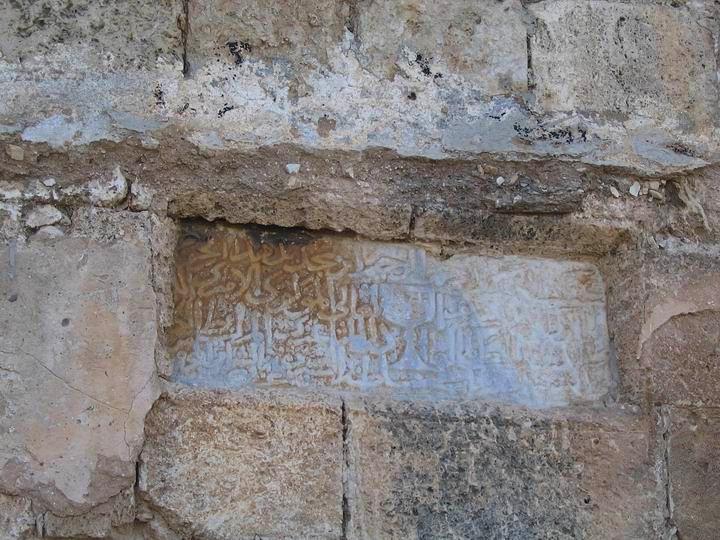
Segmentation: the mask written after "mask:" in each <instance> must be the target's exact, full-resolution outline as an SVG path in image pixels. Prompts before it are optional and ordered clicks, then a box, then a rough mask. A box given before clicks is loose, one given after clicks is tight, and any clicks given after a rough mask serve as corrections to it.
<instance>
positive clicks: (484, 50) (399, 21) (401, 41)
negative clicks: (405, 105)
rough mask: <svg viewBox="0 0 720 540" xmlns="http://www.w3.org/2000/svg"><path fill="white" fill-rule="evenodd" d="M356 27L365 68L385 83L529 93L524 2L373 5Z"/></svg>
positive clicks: (414, 0) (416, 0) (409, 0)
mask: <svg viewBox="0 0 720 540" xmlns="http://www.w3.org/2000/svg"><path fill="white" fill-rule="evenodd" d="M356 25H357V28H356V30H357V37H358V40H359V44H360V46H359V58H360V62H361V63H362V64H363V66H364V67H365V68H366V69H368V70H370V71H372V72H374V73H376V74H377V75H379V76H380V77H383V78H388V79H392V78H394V77H395V76H396V74H402V75H401V76H403V77H407V78H408V79H410V80H413V79H416V80H420V81H422V80H427V79H440V78H444V77H464V78H465V79H466V80H467V81H468V82H470V83H472V84H473V85H474V86H475V88H476V89H477V91H478V92H480V93H482V94H484V95H495V94H506V93H510V92H522V91H524V90H526V89H527V53H526V48H525V47H526V39H525V38H526V29H525V25H524V24H523V21H522V6H521V5H520V2H519V1H516V0H511V1H509V2H502V3H500V2H481V3H476V4H468V3H466V2H456V1H454V0H440V1H436V2H433V1H429V0H402V1H399V2H388V1H386V0H371V1H369V2H361V3H359V6H358V8H357V21H356Z"/></svg>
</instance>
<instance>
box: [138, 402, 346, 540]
mask: <svg viewBox="0 0 720 540" xmlns="http://www.w3.org/2000/svg"><path fill="white" fill-rule="evenodd" d="M340 411H341V407H340V402H339V401H338V400H327V399H322V398H319V397H318V398H307V397H302V396H301V395H299V394H292V393H288V392H275V393H271V392H259V391H257V392H253V393H242V394H213V393H207V392H199V391H193V392H189V391H175V392H173V393H171V394H170V395H167V396H163V397H162V398H161V399H160V400H159V401H158V402H157V403H156V404H155V406H154V408H153V410H152V411H151V413H150V415H149V416H148V419H147V423H146V433H147V442H146V445H145V448H144V450H143V453H142V455H141V468H140V488H141V492H142V495H143V497H144V498H145V499H147V500H148V502H149V503H150V504H151V505H152V507H153V508H154V509H155V510H156V511H157V512H159V513H160V514H161V515H162V516H163V517H164V518H165V520H166V521H167V522H168V523H169V524H170V525H171V526H172V527H173V528H174V529H175V530H178V531H180V532H181V533H183V534H186V535H187V537H194V538H208V539H211V538H212V539H227V540H230V539H233V540H235V539H238V540H239V539H247V540H251V539H253V538H258V537H260V538H288V539H289V538H339V537H340V535H341V528H342V489H343V487H342V465H341V464H342V461H343V450H342V418H341V412H340Z"/></svg>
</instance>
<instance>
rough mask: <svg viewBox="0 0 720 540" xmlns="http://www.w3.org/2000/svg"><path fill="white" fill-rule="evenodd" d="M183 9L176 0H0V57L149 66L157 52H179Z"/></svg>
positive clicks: (74, 64)
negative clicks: (2, 0) (179, 19)
mask: <svg viewBox="0 0 720 540" xmlns="http://www.w3.org/2000/svg"><path fill="white" fill-rule="evenodd" d="M181 13H182V2H181V1H180V0H159V1H158V2H146V1H144V0H121V1H117V0H74V1H73V2H66V1H64V0H44V1H42V2H41V1H39V0H19V1H13V2H2V4H0V53H2V54H1V55H0V58H2V59H3V60H6V61H8V62H18V61H20V62H23V63H24V64H25V65H26V66H27V65H28V64H27V63H28V62H30V64H36V65H37V66H38V67H40V68H41V67H43V64H46V63H48V62H50V63H52V62H53V60H60V61H62V63H63V65H64V66H65V68H67V69H77V68H78V67H79V65H80V64H81V63H82V62H83V61H85V62H94V63H96V64H97V65H98V67H102V68H103V69H107V68H109V67H116V68H122V69H128V68H152V67H154V65H155V61H156V59H157V58H158V56H160V55H165V56H167V57H172V56H173V55H175V56H177V57H180V55H181V53H182V43H181V37H180V29H179V27H178V16H180V15H181ZM45 67H47V66H45ZM55 75H57V74H55Z"/></svg>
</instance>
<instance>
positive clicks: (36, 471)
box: [0, 236, 156, 516]
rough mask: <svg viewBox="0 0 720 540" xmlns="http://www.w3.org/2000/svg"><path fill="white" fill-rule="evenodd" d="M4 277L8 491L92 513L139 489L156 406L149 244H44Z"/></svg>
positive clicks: (2, 483) (20, 250)
mask: <svg viewBox="0 0 720 540" xmlns="http://www.w3.org/2000/svg"><path fill="white" fill-rule="evenodd" d="M0 268H2V274H0V335H2V340H1V341H2V343H1V344H0V433H2V435H1V436H0V491H2V492H5V493H9V494H13V495H19V496H26V497H30V498H32V499H33V501H34V504H35V506H34V508H35V509H36V510H38V511H40V510H47V511H50V512H52V513H55V514H57V515H65V516H67V515H75V514H80V513H84V512H86V511H87V510H89V509H90V508H91V507H93V506H95V505H97V504H100V503H104V502H106V501H108V500H109V499H110V498H111V497H113V496H116V495H117V494H119V493H120V492H121V491H122V490H123V489H125V488H127V487H129V486H131V485H132V484H133V482H134V479H135V459H136V457H137V455H138V453H139V451H140V447H141V445H142V441H143V420H144V417H145V414H146V413H147V411H148V410H149V408H150V406H151V404H152V402H153V400H154V398H155V395H156V383H155V359H154V355H155V344H156V329H155V326H156V324H155V296H154V294H153V290H152V287H151V283H150V248H149V245H148V242H147V240H146V239H144V238H138V237H135V238H133V237H130V236H128V237H126V238H124V239H123V240H122V241H117V242H115V243H112V244H109V243H103V242H99V241H96V240H93V239H90V238H70V237H63V238H58V239H47V238H45V239H43V238H41V237H39V236H38V237H33V238H32V239H31V241H30V242H29V243H28V244H26V245H17V244H16V243H15V242H14V241H11V242H10V243H9V244H6V245H3V246H2V252H1V253H0Z"/></svg>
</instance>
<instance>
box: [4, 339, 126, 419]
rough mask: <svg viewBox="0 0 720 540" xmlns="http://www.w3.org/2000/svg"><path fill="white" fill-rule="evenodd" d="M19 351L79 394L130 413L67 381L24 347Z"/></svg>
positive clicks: (9, 353)
mask: <svg viewBox="0 0 720 540" xmlns="http://www.w3.org/2000/svg"><path fill="white" fill-rule="evenodd" d="M0 352H2V353H3V354H7V355H12V354H16V353H13V352H10V351H2V350H0ZM17 352H19V353H20V354H23V355H25V356H28V357H30V358H32V359H33V360H34V361H35V362H36V363H38V364H39V365H40V366H41V367H42V368H43V369H45V370H46V371H47V372H48V373H50V375H52V376H53V377H55V378H56V379H58V380H59V381H60V382H62V383H63V384H64V385H65V386H67V387H68V388H70V389H71V390H74V391H75V392H77V393H79V394H82V395H83V396H85V397H86V398H88V399H90V400H92V401H95V402H96V403H99V404H101V405H104V406H105V407H108V408H110V409H113V410H116V411H120V412H122V413H125V414H129V413H130V411H129V410H125V409H121V408H120V407H115V406H114V405H110V404H109V403H107V402H105V401H103V400H101V399H98V398H96V397H95V396H93V395H90V394H88V393H87V392H85V391H83V390H81V389H80V388H78V387H76V386H73V385H72V384H70V383H69V382H68V381H66V380H65V379H64V378H63V377H61V376H60V375H58V374H57V373H55V372H54V371H53V370H52V369H50V368H49V367H48V366H47V365H46V364H45V363H44V362H42V361H41V360H40V359H39V358H38V357H37V356H35V355H34V354H31V353H29V352H27V351H25V350H23V349H18V350H17Z"/></svg>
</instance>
